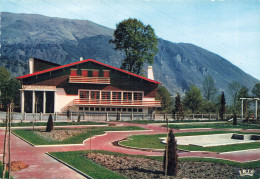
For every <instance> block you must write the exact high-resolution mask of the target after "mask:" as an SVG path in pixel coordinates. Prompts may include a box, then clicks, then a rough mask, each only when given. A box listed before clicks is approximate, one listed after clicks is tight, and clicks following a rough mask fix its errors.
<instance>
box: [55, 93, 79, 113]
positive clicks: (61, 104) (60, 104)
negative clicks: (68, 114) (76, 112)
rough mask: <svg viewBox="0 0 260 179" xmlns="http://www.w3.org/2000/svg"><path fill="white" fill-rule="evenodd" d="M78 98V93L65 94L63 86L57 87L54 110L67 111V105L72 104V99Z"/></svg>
mask: <svg viewBox="0 0 260 179" xmlns="http://www.w3.org/2000/svg"><path fill="white" fill-rule="evenodd" d="M77 98H79V97H78V95H67V94H66V92H65V90H64V89H63V88H57V91H56V95H55V112H64V111H67V107H69V106H73V105H74V99H77Z"/></svg>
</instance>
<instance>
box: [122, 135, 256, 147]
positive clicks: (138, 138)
mask: <svg viewBox="0 0 260 179" xmlns="http://www.w3.org/2000/svg"><path fill="white" fill-rule="evenodd" d="M224 133H233V132H231V131H203V132H184V133H175V136H176V137H180V136H192V135H209V134H224ZM236 133H239V134H247V133H246V132H236ZM250 134H253V133H251V132H250ZM256 134H259V133H256ZM161 137H166V134H156V135H134V136H131V137H130V138H128V139H129V140H127V141H122V142H120V144H122V145H125V146H129V147H137V148H152V149H164V148H165V144H163V143H162V142H161V141H162V140H160V139H159V138H161ZM255 148H260V142H252V143H246V144H232V145H224V146H214V147H200V146H191V145H179V146H178V149H182V150H189V151H211V152H229V151H238V150H246V149H255Z"/></svg>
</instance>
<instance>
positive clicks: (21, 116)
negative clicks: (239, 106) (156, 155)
mask: <svg viewBox="0 0 260 179" xmlns="http://www.w3.org/2000/svg"><path fill="white" fill-rule="evenodd" d="M49 115H50V113H45V114H43V113H35V114H33V113H17V112H13V113H12V122H32V121H37V122H41V121H42V122H46V121H47V120H48V118H49ZM51 115H52V117H53V119H54V121H57V122H67V121H70V122H71V121H78V120H80V121H116V120H120V121H130V120H156V121H165V120H166V119H168V120H170V121H172V120H177V115H175V116H173V114H166V113H165V114H158V113H154V114H153V115H150V114H148V113H104V112H100V113H97V112H77V113H76V112H71V113H69V115H68V114H67V113H51ZM231 117H232V114H225V115H224V119H229V118H231ZM237 117H238V118H239V117H240V116H239V115H238V116H237ZM180 118H181V117H180ZM5 119H6V112H0V121H4V120H5ZM218 119H220V118H219V115H218V114H185V116H184V119H183V120H202V121H203V120H218Z"/></svg>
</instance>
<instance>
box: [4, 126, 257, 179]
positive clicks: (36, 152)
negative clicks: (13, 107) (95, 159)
mask: <svg viewBox="0 0 260 179" xmlns="http://www.w3.org/2000/svg"><path fill="white" fill-rule="evenodd" d="M111 123H115V124H117V125H128V126H139V127H143V128H146V129H147V130H146V131H131V132H130V131H128V132H125V131H121V132H108V133H107V134H105V135H101V136H95V137H93V138H92V139H88V140H86V141H84V143H83V144H82V145H80V146H73V145H67V146H46V147H33V146H31V145H29V144H27V143H26V142H24V141H23V140H21V139H19V138H18V137H16V136H14V135H12V136H11V147H12V148H11V152H12V158H11V161H23V162H25V163H27V164H28V165H29V167H28V168H26V169H23V170H21V171H17V172H12V176H14V178H15V179H16V178H19V179H20V178H48V179H52V178H53V179H54V178H55V179H59V178H65V179H66V178H73V179H74V178H75V179H77V178H83V177H82V176H81V175H79V174H78V173H76V172H75V171H73V170H71V169H70V168H68V167H66V166H65V165H63V164H61V163H59V162H57V161H56V160H54V159H52V158H51V157H49V156H47V155H46V154H45V153H46V152H58V151H77V150H90V149H91V150H106V151H112V152H119V153H125V154H136V155H137V154H138V155H150V156H161V155H163V152H153V151H143V150H135V149H130V148H123V147H119V146H115V145H113V144H112V143H113V142H115V141H119V140H122V139H124V138H127V137H129V136H131V135H136V134H137V135H138V134H160V133H166V128H164V127H160V126H158V125H143V124H129V123H120V122H111ZM209 130H212V129H188V130H174V132H175V133H177V132H190V131H209ZM258 132H259V130H258ZM3 138H4V130H3V128H1V129H0V139H1V140H0V141H1V143H0V156H1V154H2V153H3V142H2V141H3ZM179 157H210V158H221V159H228V160H233V161H237V162H247V161H251V160H260V149H258V150H251V151H239V152H233V153H223V154H217V153H214V152H182V153H179ZM0 159H1V160H2V157H1V158H0Z"/></svg>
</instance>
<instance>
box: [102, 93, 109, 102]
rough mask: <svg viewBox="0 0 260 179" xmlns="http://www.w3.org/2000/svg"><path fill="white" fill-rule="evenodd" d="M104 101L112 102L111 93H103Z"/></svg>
mask: <svg viewBox="0 0 260 179" xmlns="http://www.w3.org/2000/svg"><path fill="white" fill-rule="evenodd" d="M102 100H106V101H108V100H110V91H102Z"/></svg>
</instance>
